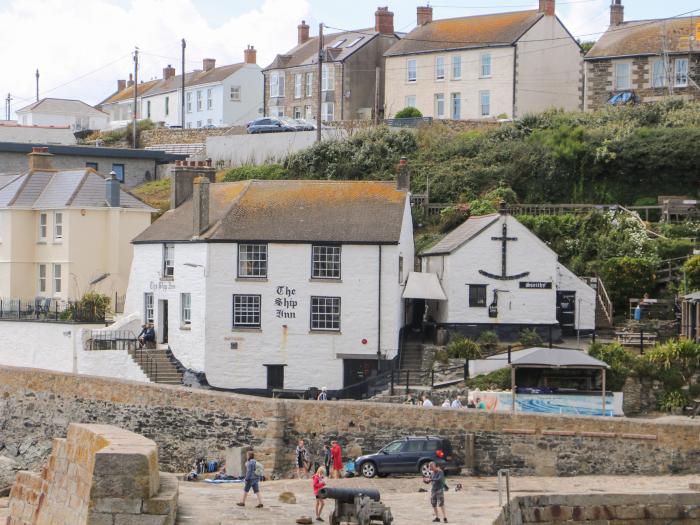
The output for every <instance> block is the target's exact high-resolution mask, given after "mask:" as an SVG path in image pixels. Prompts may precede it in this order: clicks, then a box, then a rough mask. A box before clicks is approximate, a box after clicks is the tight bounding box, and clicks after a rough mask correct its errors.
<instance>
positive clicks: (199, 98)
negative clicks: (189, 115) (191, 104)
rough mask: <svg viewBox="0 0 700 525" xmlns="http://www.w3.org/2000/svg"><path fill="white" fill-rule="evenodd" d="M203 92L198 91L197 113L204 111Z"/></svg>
mask: <svg viewBox="0 0 700 525" xmlns="http://www.w3.org/2000/svg"><path fill="white" fill-rule="evenodd" d="M202 107H203V106H202V90H201V89H198V90H197V111H202Z"/></svg>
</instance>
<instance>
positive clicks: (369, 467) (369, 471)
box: [360, 461, 377, 478]
mask: <svg viewBox="0 0 700 525" xmlns="http://www.w3.org/2000/svg"><path fill="white" fill-rule="evenodd" d="M360 472H361V473H362V475H363V476H364V477H366V478H373V477H374V476H376V475H377V466H376V465H375V464H374V463H372V462H371V461H366V462H365V463H363V464H362V466H361V467H360Z"/></svg>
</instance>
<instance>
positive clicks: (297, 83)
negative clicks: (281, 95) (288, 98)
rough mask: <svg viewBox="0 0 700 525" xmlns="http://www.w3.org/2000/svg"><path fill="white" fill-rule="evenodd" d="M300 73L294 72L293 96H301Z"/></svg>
mask: <svg viewBox="0 0 700 525" xmlns="http://www.w3.org/2000/svg"><path fill="white" fill-rule="evenodd" d="M301 88H302V74H301V73H295V74H294V98H301V91H302V89H301Z"/></svg>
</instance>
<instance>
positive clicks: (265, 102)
mask: <svg viewBox="0 0 700 525" xmlns="http://www.w3.org/2000/svg"><path fill="white" fill-rule="evenodd" d="M285 80H286V78H285ZM266 88H267V75H266V74H265V73H263V114H262V116H263V117H266V116H267V96H266V95H265V93H266V91H265V89H266Z"/></svg>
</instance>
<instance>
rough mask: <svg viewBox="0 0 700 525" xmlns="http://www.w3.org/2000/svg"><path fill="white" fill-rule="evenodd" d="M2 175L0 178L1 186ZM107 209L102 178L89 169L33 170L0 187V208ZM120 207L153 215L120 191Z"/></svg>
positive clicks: (146, 208) (131, 197)
mask: <svg viewBox="0 0 700 525" xmlns="http://www.w3.org/2000/svg"><path fill="white" fill-rule="evenodd" d="M2 183H3V176H2V175H0V184H2ZM102 207H104V208H106V207H108V206H107V202H106V201H105V178H104V177H102V175H99V174H98V173H96V172H95V171H93V170H92V169H89V168H83V169H78V170H64V171H42V170H34V171H31V172H29V173H24V174H22V175H18V176H16V177H15V178H14V179H13V180H11V181H9V182H6V184H4V185H3V186H0V208H31V209H60V208H102ZM120 207H122V208H130V209H138V210H143V211H149V212H153V211H155V210H154V209H153V208H151V207H150V206H148V205H147V204H145V203H143V202H141V201H140V200H138V199H137V198H136V197H134V196H133V195H131V194H130V193H128V192H126V191H124V190H121V195H120Z"/></svg>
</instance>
